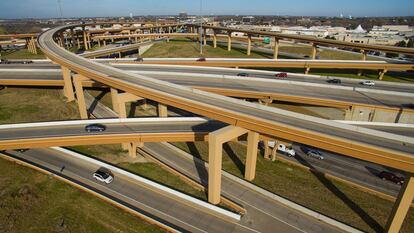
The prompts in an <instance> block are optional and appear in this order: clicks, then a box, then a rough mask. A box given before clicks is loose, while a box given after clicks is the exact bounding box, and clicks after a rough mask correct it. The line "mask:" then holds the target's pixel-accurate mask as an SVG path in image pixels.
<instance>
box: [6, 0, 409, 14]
mask: <svg viewBox="0 0 414 233" xmlns="http://www.w3.org/2000/svg"><path fill="white" fill-rule="evenodd" d="M57 1H58V0H0V18H31V17H33V18H49V17H59V16H60V13H59V7H58V3H57ZM61 2H62V8H63V16H64V17H82V16H91V17H92V16H127V15H129V14H130V13H132V14H133V15H135V16H137V15H154V14H156V15H167V14H169V15H171V14H173V15H176V14H178V13H179V12H182V11H185V12H188V13H189V14H199V12H200V0H61ZM341 13H342V14H343V15H344V16H348V15H352V16H413V15H414V0H392V1H391V0H203V14H205V15H209V14H246V15H250V14H251V15H259V14H266V15H299V16H300V15H306V16H339V14H341Z"/></svg>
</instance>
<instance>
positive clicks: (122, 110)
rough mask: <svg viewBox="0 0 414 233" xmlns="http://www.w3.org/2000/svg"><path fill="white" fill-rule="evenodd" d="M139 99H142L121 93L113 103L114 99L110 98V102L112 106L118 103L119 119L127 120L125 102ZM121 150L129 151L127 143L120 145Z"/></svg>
mask: <svg viewBox="0 0 414 233" xmlns="http://www.w3.org/2000/svg"><path fill="white" fill-rule="evenodd" d="M112 90H113V89H111V95H112V94H113V93H114V92H112ZM114 94H115V93H114ZM141 99H142V98H141V97H138V96H136V95H133V94H130V93H122V94H118V95H116V100H115V101H114V97H113V96H112V101H113V102H112V104H114V102H116V103H118V115H119V118H127V113H126V106H125V104H126V103H127V102H134V101H137V100H141ZM122 149H123V150H128V149H129V143H122ZM135 151H136V150H135Z"/></svg>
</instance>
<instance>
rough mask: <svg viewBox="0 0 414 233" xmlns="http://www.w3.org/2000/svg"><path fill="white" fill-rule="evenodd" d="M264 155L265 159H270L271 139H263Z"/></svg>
mask: <svg viewBox="0 0 414 233" xmlns="http://www.w3.org/2000/svg"><path fill="white" fill-rule="evenodd" d="M263 148H264V152H263V157H264V158H265V159H270V148H269V140H263Z"/></svg>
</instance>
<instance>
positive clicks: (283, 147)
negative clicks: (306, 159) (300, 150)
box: [268, 141, 296, 157]
mask: <svg viewBox="0 0 414 233" xmlns="http://www.w3.org/2000/svg"><path fill="white" fill-rule="evenodd" d="M275 144H276V143H275V142H274V141H269V143H268V145H269V147H270V148H274V147H275ZM277 151H278V152H281V153H283V154H286V155H287V156H289V157H294V156H295V155H296V152H295V150H294V149H292V147H288V146H286V145H284V144H279V146H278V147H277Z"/></svg>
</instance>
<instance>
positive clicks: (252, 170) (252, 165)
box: [244, 131, 259, 181]
mask: <svg viewBox="0 0 414 233" xmlns="http://www.w3.org/2000/svg"><path fill="white" fill-rule="evenodd" d="M258 146H259V134H258V133H256V132H253V131H249V133H248V134H247V155H246V168H245V171H244V178H245V179H246V180H249V181H252V180H253V179H254V177H255V175H256V161H257V147H258Z"/></svg>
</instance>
